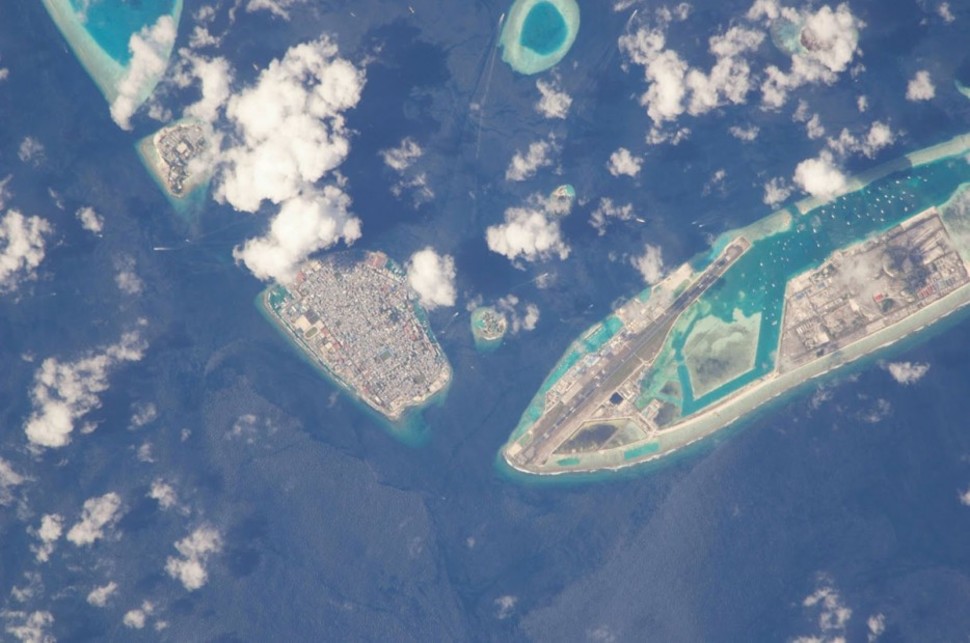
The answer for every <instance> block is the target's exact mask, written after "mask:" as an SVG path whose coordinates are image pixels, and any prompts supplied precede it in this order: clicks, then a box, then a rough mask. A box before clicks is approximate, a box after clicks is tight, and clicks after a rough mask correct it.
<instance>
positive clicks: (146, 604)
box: [121, 601, 155, 630]
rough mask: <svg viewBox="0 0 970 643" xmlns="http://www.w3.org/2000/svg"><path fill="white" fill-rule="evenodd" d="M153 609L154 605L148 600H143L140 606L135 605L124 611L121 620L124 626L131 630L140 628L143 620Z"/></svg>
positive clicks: (143, 625)
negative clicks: (135, 606)
mask: <svg viewBox="0 0 970 643" xmlns="http://www.w3.org/2000/svg"><path fill="white" fill-rule="evenodd" d="M154 611H155V606H154V605H153V604H152V603H151V602H150V601H143V602H142V604H141V607H137V608H135V609H132V610H128V611H127V612H125V615H124V617H123V618H122V620H121V622H122V623H124V625H125V627H129V628H131V629H133V630H140V629H143V628H144V627H145V621H146V620H147V619H148V617H149V616H151V615H152V613H153V612H154Z"/></svg>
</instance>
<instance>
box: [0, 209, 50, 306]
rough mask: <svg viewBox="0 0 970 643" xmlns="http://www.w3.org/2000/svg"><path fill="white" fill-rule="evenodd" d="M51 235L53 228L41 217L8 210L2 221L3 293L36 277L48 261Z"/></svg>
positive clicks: (0, 286)
mask: <svg viewBox="0 0 970 643" xmlns="http://www.w3.org/2000/svg"><path fill="white" fill-rule="evenodd" d="M50 233H51V225H50V224H49V223H48V222H47V220H46V219H42V218H41V217H25V216H24V215H23V214H21V213H20V212H18V211H16V210H8V211H7V212H6V214H4V215H3V217H2V218H0V294H2V293H5V292H10V291H12V290H14V289H16V287H17V285H18V284H19V283H20V282H21V281H23V280H28V279H34V278H36V275H37V272H36V271H37V267H38V266H39V265H40V262H41V261H43V260H44V238H45V237H46V236H48V235H49V234H50Z"/></svg>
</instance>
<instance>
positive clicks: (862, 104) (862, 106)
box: [855, 96, 869, 114]
mask: <svg viewBox="0 0 970 643" xmlns="http://www.w3.org/2000/svg"><path fill="white" fill-rule="evenodd" d="M855 106H856V109H858V110H859V113H860V114H864V113H865V112H866V110H868V109H869V99H868V98H867V97H866V96H859V97H858V98H856V99H855Z"/></svg>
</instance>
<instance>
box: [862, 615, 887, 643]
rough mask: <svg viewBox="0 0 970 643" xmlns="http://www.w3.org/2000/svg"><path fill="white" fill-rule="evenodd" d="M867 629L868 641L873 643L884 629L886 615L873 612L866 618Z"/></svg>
mask: <svg viewBox="0 0 970 643" xmlns="http://www.w3.org/2000/svg"><path fill="white" fill-rule="evenodd" d="M866 627H867V628H868V629H869V633H868V639H869V643H874V642H875V641H876V640H877V639H878V638H879V637H880V636H882V634H883V632H885V631H886V617H885V615H883V614H873V615H872V616H870V617H869V618H868V619H867V620H866Z"/></svg>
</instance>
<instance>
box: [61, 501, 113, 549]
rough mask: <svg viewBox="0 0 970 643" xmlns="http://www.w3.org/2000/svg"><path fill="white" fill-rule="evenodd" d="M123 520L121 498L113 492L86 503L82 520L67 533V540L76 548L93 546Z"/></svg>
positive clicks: (82, 512)
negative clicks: (108, 530)
mask: <svg viewBox="0 0 970 643" xmlns="http://www.w3.org/2000/svg"><path fill="white" fill-rule="evenodd" d="M119 518H121V496H119V495H118V494H116V493H114V492H113V491H112V492H109V493H106V494H104V495H103V496H98V497H95V498H88V499H87V500H85V501H84V508H83V509H82V511H81V518H80V520H78V521H77V522H76V523H74V526H73V527H71V530H70V531H69V532H67V539H68V540H69V541H71V542H72V543H74V544H75V545H76V546H78V547H81V546H85V545H91V544H93V543H94V542H95V541H97V540H99V539H101V538H103V537H104V532H105V529H109V528H111V527H112V526H114V525H115V523H117V522H118V519H119Z"/></svg>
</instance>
